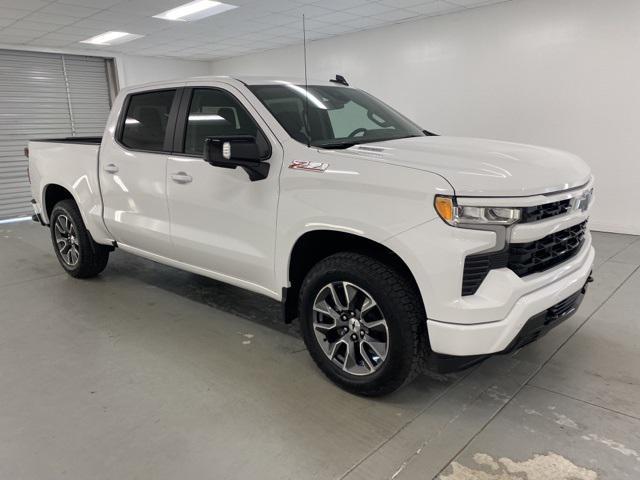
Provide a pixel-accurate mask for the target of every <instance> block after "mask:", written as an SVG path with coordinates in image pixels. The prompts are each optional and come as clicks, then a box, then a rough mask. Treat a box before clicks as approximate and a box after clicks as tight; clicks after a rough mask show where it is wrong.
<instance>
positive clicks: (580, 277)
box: [427, 244, 595, 356]
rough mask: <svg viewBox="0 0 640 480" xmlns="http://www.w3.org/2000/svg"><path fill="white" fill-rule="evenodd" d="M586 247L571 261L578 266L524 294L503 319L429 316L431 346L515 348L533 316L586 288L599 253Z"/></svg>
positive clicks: (464, 350) (466, 352)
mask: <svg viewBox="0 0 640 480" xmlns="http://www.w3.org/2000/svg"><path fill="white" fill-rule="evenodd" d="M583 250H585V251H583V252H581V253H580V254H579V255H578V257H576V258H575V259H574V261H573V262H568V263H579V266H578V268H576V269H575V270H573V271H571V272H570V273H569V274H567V275H565V276H563V277H561V278H559V279H558V280H556V281H554V282H552V283H549V284H547V285H545V286H544V287H541V288H539V289H537V290H534V291H533V292H531V293H528V294H526V295H524V296H522V297H521V298H520V299H518V300H517V301H516V302H515V304H514V305H513V307H512V308H511V310H510V311H509V313H508V314H507V315H506V316H505V318H504V319H502V320H499V321H496V322H488V323H480V324H471V325H463V324H456V323H449V322H442V321H437V320H431V319H429V320H427V326H428V331H429V340H430V343H431V349H432V350H433V351H434V352H436V353H441V354H447V355H455V356H470V355H487V354H492V353H498V352H503V351H505V350H509V349H513V346H514V342H518V337H519V335H520V333H521V332H523V331H524V330H523V329H524V328H525V325H526V324H527V322H528V321H529V320H530V319H532V318H534V317H536V316H537V315H539V314H540V313H541V312H546V311H547V310H548V309H550V308H551V307H553V306H555V305H557V304H559V303H561V302H563V301H564V300H566V299H567V298H569V297H571V296H572V295H574V294H579V293H580V292H581V291H582V289H583V288H584V286H585V285H586V283H587V281H588V279H589V275H590V273H591V271H592V268H593V260H594V256H595V252H594V250H593V247H591V245H590V244H589V245H586V246H585V247H584V248H583ZM566 266H567V265H566V264H565V265H563V267H566ZM534 339H535V338H534Z"/></svg>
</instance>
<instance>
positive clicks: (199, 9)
mask: <svg viewBox="0 0 640 480" xmlns="http://www.w3.org/2000/svg"><path fill="white" fill-rule="evenodd" d="M234 8H238V7H237V6H235V5H229V4H228V3H222V2H214V1H213V0H195V1H194V2H189V3H185V4H184V5H180V6H179V7H176V8H172V9H171V10H167V11H166V12H162V13H159V14H158V15H154V16H153V18H161V19H162V20H173V21H181V22H191V21H194V20H200V19H201V18H205V17H210V16H211V15H217V14H219V13H222V12H226V11H227V10H232V9H234Z"/></svg>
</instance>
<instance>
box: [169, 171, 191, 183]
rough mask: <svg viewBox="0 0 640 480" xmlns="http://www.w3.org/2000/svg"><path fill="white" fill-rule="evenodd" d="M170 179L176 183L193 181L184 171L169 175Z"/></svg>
mask: <svg viewBox="0 0 640 480" xmlns="http://www.w3.org/2000/svg"><path fill="white" fill-rule="evenodd" d="M171 179H172V180H173V181H174V182H176V183H181V184H185V183H191V182H192V181H193V177H192V176H191V175H189V174H188V173H185V172H178V173H174V174H173V175H171Z"/></svg>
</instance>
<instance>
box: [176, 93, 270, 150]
mask: <svg viewBox="0 0 640 480" xmlns="http://www.w3.org/2000/svg"><path fill="white" fill-rule="evenodd" d="M257 134H258V126H257V124H256V123H255V121H254V120H253V118H251V116H250V115H249V113H247V111H246V110H245V109H244V107H243V106H242V105H241V104H240V102H238V100H236V99H235V98H234V97H233V96H232V95H231V94H229V93H227V92H224V91H222V90H216V89H207V88H198V89H195V90H194V91H193V96H192V98H191V105H190V108H189V117H188V118H187V128H186V134H185V142H184V152H185V153H187V154H190V155H201V154H202V152H203V150H204V141H205V139H206V138H207V137H217V136H226V135H251V136H253V137H255V136H257Z"/></svg>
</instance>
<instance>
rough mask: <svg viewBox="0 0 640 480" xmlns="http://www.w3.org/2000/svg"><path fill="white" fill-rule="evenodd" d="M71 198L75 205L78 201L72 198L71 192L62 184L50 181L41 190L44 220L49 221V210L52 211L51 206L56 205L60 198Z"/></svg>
mask: <svg viewBox="0 0 640 480" xmlns="http://www.w3.org/2000/svg"><path fill="white" fill-rule="evenodd" d="M67 199H69V200H73V201H74V202H75V203H76V205H77V204H78V202H77V201H76V199H75V198H74V196H73V194H72V193H71V192H70V191H69V190H68V189H67V188H65V187H63V186H62V185H58V184H56V183H50V184H48V185H46V186H45V187H44V188H43V190H42V210H43V213H44V214H45V215H46V220H47V221H50V219H51V212H52V211H53V207H55V206H56V204H57V203H59V202H61V201H62V200H67Z"/></svg>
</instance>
